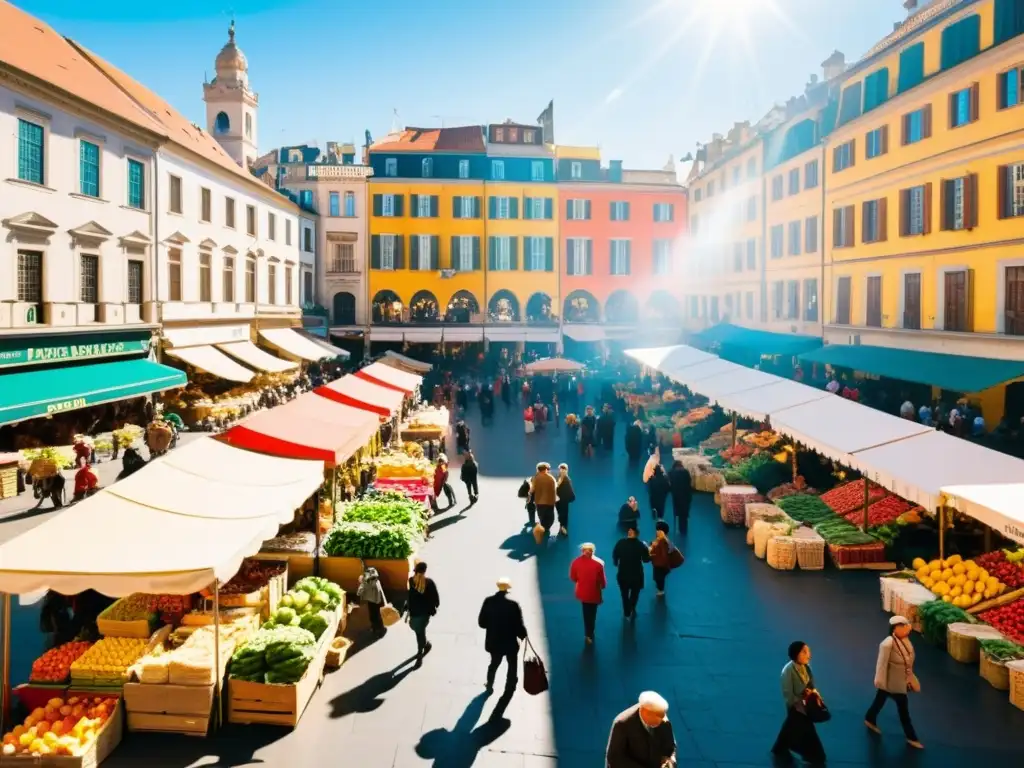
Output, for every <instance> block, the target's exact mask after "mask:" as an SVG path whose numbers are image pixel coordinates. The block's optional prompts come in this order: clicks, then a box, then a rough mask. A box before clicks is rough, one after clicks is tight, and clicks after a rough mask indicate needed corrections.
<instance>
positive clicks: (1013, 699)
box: [1006, 661, 1024, 709]
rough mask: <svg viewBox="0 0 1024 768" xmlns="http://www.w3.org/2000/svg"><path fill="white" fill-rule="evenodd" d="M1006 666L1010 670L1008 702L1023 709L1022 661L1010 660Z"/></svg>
mask: <svg viewBox="0 0 1024 768" xmlns="http://www.w3.org/2000/svg"><path fill="white" fill-rule="evenodd" d="M1006 668H1007V669H1008V670H1009V671H1010V703H1011V704H1013V706H1015V707H1016V708H1017V709H1024V661H1011V662H1010V663H1009V664H1007V665H1006Z"/></svg>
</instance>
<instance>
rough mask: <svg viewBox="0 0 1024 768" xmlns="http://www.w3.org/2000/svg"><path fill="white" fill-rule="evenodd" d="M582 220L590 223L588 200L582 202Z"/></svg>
mask: <svg viewBox="0 0 1024 768" xmlns="http://www.w3.org/2000/svg"><path fill="white" fill-rule="evenodd" d="M583 218H584V219H586V220H587V221H590V201H589V200H584V201H583Z"/></svg>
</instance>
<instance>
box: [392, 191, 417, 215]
mask: <svg viewBox="0 0 1024 768" xmlns="http://www.w3.org/2000/svg"><path fill="white" fill-rule="evenodd" d="M397 212H398V209H397V208H396V209H395V213H397ZM409 215H410V216H412V217H413V218H414V219H417V218H419V215H420V196H419V195H409Z"/></svg>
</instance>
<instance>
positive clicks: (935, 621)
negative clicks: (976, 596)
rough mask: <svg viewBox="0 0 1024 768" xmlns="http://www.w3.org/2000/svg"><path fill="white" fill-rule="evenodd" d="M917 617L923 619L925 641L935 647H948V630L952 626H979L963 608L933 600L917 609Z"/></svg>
mask: <svg viewBox="0 0 1024 768" xmlns="http://www.w3.org/2000/svg"><path fill="white" fill-rule="evenodd" d="M917 615H918V617H919V618H920V619H921V634H922V635H923V636H924V638H925V640H927V641H928V642H930V643H934V644H935V645H941V646H945V645H946V628H947V627H948V626H949V625H950V624H957V623H960V622H964V623H967V624H977V623H978V622H977V620H976V619H975V618H974V617H973V616H971V615H970V614H969V613H967V611H965V610H964V609H963V608H957V607H956V606H955V605H953V604H951V603H945V602H943V601H942V600H932V601H931V602H929V603H922V604H921V605H919V606H918V608H917Z"/></svg>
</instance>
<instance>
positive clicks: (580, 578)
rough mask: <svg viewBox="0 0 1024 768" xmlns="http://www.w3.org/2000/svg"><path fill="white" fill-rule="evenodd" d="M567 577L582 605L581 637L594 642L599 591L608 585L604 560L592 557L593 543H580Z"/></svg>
mask: <svg viewBox="0 0 1024 768" xmlns="http://www.w3.org/2000/svg"><path fill="white" fill-rule="evenodd" d="M569 578H570V579H572V581H573V583H574V584H575V585H576V599H577V600H579V601H580V604H581V605H582V606H583V638H584V640H585V641H586V643H587V645H590V644H591V643H593V642H594V625H595V623H596V622H597V607H598V606H599V605H600V604H601V600H602V598H601V593H602V592H603V591H604V588H605V587H607V586H608V580H607V578H605V574H604V561H603V560H601V559H599V558H597V557H594V545H593V544H590V543H587V544H581V545H580V556H579V557H577V558H576V559H575V560H573V561H572V565H571V566H570V567H569Z"/></svg>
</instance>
